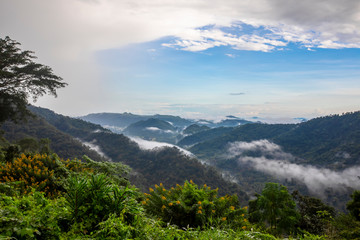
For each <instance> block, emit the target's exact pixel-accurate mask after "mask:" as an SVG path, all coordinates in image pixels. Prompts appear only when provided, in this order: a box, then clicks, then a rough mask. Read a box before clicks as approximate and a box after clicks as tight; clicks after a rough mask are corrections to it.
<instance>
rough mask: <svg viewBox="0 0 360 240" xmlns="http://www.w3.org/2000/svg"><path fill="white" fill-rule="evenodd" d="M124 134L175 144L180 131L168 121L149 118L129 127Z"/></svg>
mask: <svg viewBox="0 0 360 240" xmlns="http://www.w3.org/2000/svg"><path fill="white" fill-rule="evenodd" d="M123 133H124V134H125V135H127V136H133V137H140V138H142V139H145V140H151V141H158V142H167V143H175V142H176V141H177V136H178V135H179V132H178V129H177V128H176V127H174V125H172V124H170V123H169V122H167V121H163V120H160V119H155V118H149V119H147V120H142V121H139V122H136V123H133V124H131V125H129V126H128V127H127V128H125V129H124V131H123Z"/></svg>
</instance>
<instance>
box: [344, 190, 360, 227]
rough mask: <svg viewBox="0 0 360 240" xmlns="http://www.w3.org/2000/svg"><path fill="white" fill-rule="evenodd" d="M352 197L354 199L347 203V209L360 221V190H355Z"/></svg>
mask: <svg viewBox="0 0 360 240" xmlns="http://www.w3.org/2000/svg"><path fill="white" fill-rule="evenodd" d="M351 198H352V200H351V201H350V202H348V203H347V204H346V209H347V210H349V212H350V214H351V215H352V216H354V217H355V219H356V220H357V221H360V191H354V192H353V194H351Z"/></svg>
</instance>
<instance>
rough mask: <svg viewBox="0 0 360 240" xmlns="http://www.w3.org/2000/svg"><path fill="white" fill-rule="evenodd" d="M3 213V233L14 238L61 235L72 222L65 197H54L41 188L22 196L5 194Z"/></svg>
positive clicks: (0, 225) (1, 202)
mask: <svg viewBox="0 0 360 240" xmlns="http://www.w3.org/2000/svg"><path fill="white" fill-rule="evenodd" d="M0 216H1V218H0V233H1V237H12V238H14V239H59V237H60V235H61V231H62V230H65V229H66V228H67V227H68V226H67V223H68V222H69V221H67V220H68V217H69V215H68V211H67V208H66V207H65V199H64V198H58V199H56V200H50V199H47V198H45V197H44V193H40V192H34V193H30V194H28V195H25V196H20V197H17V196H14V197H10V196H6V195H3V194H1V195H0ZM9 239H10V238H9Z"/></svg>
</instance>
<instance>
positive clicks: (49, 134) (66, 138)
mask: <svg viewBox="0 0 360 240" xmlns="http://www.w3.org/2000/svg"><path fill="white" fill-rule="evenodd" d="M1 130H3V131H4V137H5V138H6V139H7V140H8V141H10V142H12V143H16V142H18V141H20V140H21V139H24V138H34V139H38V140H40V139H43V138H48V139H49V140H50V148H51V149H52V150H53V151H54V152H56V153H57V154H58V155H59V156H60V157H62V158H64V159H68V158H71V159H74V158H78V159H80V158H82V156H83V155H87V156H89V157H90V158H92V159H94V160H95V161H103V160H105V159H104V158H103V156H101V155H100V154H98V153H97V152H96V151H95V150H91V149H90V148H89V147H87V146H85V145H84V144H83V143H82V142H81V141H79V140H78V139H76V138H74V137H73V136H71V135H69V134H67V133H65V132H63V131H60V130H59V129H57V128H56V127H55V126H53V125H51V124H49V123H48V122H47V121H46V120H45V119H43V118H40V117H35V118H30V119H29V120H28V121H27V122H26V123H19V124H15V123H13V122H10V121H8V122H5V123H3V124H2V125H1Z"/></svg>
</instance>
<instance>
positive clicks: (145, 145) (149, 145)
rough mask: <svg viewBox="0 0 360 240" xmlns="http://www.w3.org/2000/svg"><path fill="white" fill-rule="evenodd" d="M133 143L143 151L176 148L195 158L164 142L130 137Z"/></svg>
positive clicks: (186, 152) (189, 154) (187, 152)
mask: <svg viewBox="0 0 360 240" xmlns="http://www.w3.org/2000/svg"><path fill="white" fill-rule="evenodd" d="M129 138H130V139H131V140H132V141H134V142H136V143H137V144H138V145H139V147H140V148H141V149H143V150H155V149H158V148H164V147H176V148H177V149H179V150H180V151H181V152H182V153H184V154H185V155H187V156H194V155H193V154H192V153H191V152H189V151H187V150H185V149H183V148H181V147H178V146H176V145H173V144H170V143H164V142H155V141H147V140H144V139H141V138H138V137H129Z"/></svg>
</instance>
